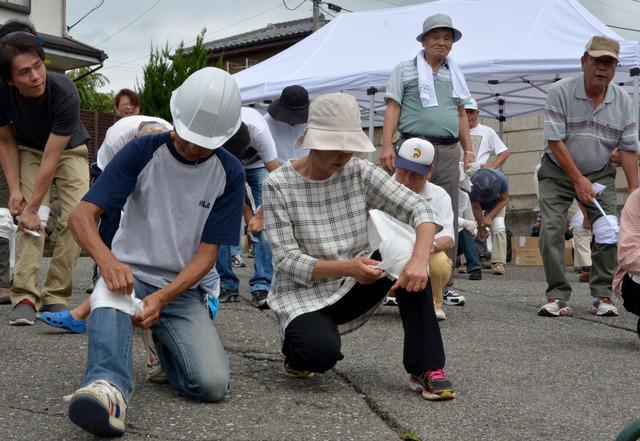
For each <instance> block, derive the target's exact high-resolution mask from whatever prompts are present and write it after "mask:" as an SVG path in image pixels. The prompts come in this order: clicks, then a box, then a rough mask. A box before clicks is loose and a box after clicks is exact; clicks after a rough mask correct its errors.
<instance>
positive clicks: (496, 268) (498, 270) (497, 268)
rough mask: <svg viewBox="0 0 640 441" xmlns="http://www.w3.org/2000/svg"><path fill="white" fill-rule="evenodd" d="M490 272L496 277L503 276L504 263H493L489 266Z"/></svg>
mask: <svg viewBox="0 0 640 441" xmlns="http://www.w3.org/2000/svg"><path fill="white" fill-rule="evenodd" d="M491 271H493V274H497V275H498V276H504V274H505V270H504V263H494V264H492V265H491Z"/></svg>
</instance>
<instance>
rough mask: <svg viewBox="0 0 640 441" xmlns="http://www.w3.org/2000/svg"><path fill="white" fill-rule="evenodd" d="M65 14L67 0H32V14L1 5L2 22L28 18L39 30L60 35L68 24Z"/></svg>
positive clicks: (0, 19) (0, 21) (0, 15)
mask: <svg viewBox="0 0 640 441" xmlns="http://www.w3.org/2000/svg"><path fill="white" fill-rule="evenodd" d="M1 4H2V3H0V5H1ZM64 15H65V0H31V14H26V13H24V12H20V11H14V10H12V9H8V8H5V7H0V23H4V22H5V21H7V20H10V19H21V20H24V19H28V20H29V21H31V23H33V24H34V26H35V27H36V30H37V31H38V32H42V33H43V34H50V35H57V36H58V37H61V36H62V35H63V30H64V28H65V26H66V22H65V16H64Z"/></svg>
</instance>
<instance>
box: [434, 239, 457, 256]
mask: <svg viewBox="0 0 640 441" xmlns="http://www.w3.org/2000/svg"><path fill="white" fill-rule="evenodd" d="M453 244H454V241H453V238H451V237H449V236H442V237H438V238H437V239H436V240H435V241H434V243H433V249H432V251H431V252H432V253H434V252H436V251H446V250H448V249H449V248H451V247H452V246H453Z"/></svg>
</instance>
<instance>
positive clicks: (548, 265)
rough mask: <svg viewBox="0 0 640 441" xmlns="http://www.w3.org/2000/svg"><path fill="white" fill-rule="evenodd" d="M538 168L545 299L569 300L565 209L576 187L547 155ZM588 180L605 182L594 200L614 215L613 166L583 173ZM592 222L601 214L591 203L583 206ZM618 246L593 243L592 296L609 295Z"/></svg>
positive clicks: (616, 263)
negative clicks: (545, 285) (603, 187)
mask: <svg viewBox="0 0 640 441" xmlns="http://www.w3.org/2000/svg"><path fill="white" fill-rule="evenodd" d="M541 164H542V165H541V166H540V170H538V182H539V186H540V214H541V215H542V231H541V232H540V242H539V246H540V254H541V255H542V262H543V265H544V273H545V276H546V278H547V291H546V295H547V298H548V299H561V300H565V301H567V300H569V297H570V296H571V285H569V283H568V282H567V278H566V276H565V271H564V230H565V222H566V219H567V210H568V209H569V206H570V205H571V203H572V202H573V199H574V198H575V199H577V195H576V192H575V188H574V186H573V184H572V183H571V180H569V177H568V176H567V175H566V174H565V172H564V171H563V170H562V169H561V168H560V167H559V166H557V165H556V164H555V163H554V162H553V161H551V159H549V157H547V156H546V155H545V156H544V157H543V158H542V161H541ZM585 176H586V177H587V179H589V181H591V182H593V183H595V182H598V183H600V184H602V185H604V186H605V187H606V188H605V190H604V191H603V192H602V193H600V194H599V195H598V196H597V197H596V199H597V200H598V202H599V203H600V205H601V206H602V208H603V209H604V211H605V212H606V213H607V214H616V189H615V177H616V169H615V167H613V166H612V165H611V164H607V165H606V166H605V167H604V168H603V169H601V170H598V171H596V172H593V173H589V174H587V175H585ZM585 208H586V209H587V215H588V216H589V221H590V222H591V225H593V223H594V222H595V221H596V220H597V219H598V218H600V217H601V216H602V214H601V213H600V211H598V209H597V208H596V207H595V206H593V205H587V206H585ZM617 250H618V247H617V245H608V244H598V243H594V244H593V248H592V249H591V259H592V266H591V280H590V282H589V285H590V288H591V295H592V296H593V297H612V289H611V283H612V282H613V276H614V274H615V270H616V267H617V266H618V256H617Z"/></svg>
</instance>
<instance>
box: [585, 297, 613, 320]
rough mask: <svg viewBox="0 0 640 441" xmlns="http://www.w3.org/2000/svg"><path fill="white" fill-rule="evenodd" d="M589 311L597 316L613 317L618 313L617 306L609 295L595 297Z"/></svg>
mask: <svg viewBox="0 0 640 441" xmlns="http://www.w3.org/2000/svg"><path fill="white" fill-rule="evenodd" d="M590 312H591V314H595V315H597V316H599V317H614V316H617V315H618V308H616V307H615V305H614V304H613V302H612V301H611V299H610V298H609V297H596V298H595V299H593V302H592V303H591V311H590Z"/></svg>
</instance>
